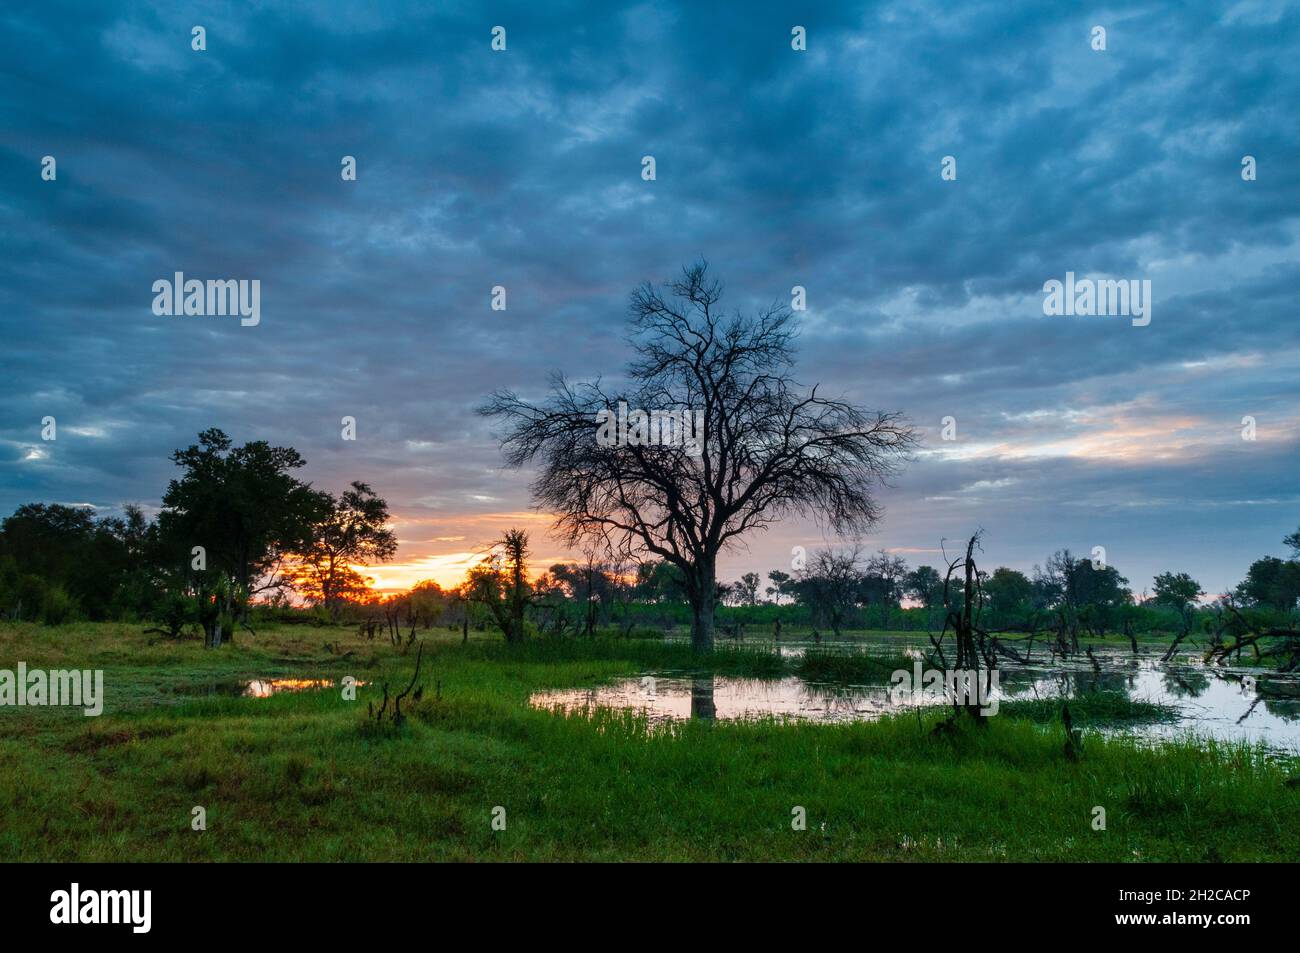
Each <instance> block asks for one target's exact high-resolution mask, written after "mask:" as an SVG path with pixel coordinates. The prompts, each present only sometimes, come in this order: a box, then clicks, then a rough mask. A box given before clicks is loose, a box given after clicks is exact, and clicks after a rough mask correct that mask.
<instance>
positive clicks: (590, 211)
mask: <svg viewBox="0 0 1300 953" xmlns="http://www.w3.org/2000/svg"><path fill="white" fill-rule="evenodd" d="M796 23H798V24H802V25H804V26H806V27H807V28H808V37H809V49H808V51H807V52H806V53H794V52H793V51H792V50H791V49H790V44H789V37H790V28H791V27H792V26H793V25H795V24H796ZM1094 23H1098V24H1102V25H1104V26H1106V27H1107V30H1108V35H1107V50H1106V51H1105V52H1095V51H1093V50H1092V49H1091V48H1090V46H1089V42H1088V41H1089V31H1090V28H1091V27H1092V26H1093V24H1094ZM195 24H202V25H203V26H205V27H206V29H207V44H208V49H207V50H206V51H204V52H194V51H192V50H191V49H190V28H191V27H192V26H193V25H195ZM496 24H502V25H504V26H505V27H506V28H507V30H508V42H509V49H508V51H507V52H505V53H493V52H492V51H491V50H490V47H489V42H490V32H489V31H490V30H491V28H492V26H494V25H496ZM0 33H2V36H0V64H3V65H2V66H0V83H2V88H3V97H2V99H0V103H2V104H3V105H2V107H0V108H2V110H3V118H4V121H3V122H2V123H0V181H2V182H3V183H4V193H3V202H2V203H0V230H2V232H3V235H4V244H5V254H4V256H3V258H2V259H0V277H2V281H0V315H2V317H0V320H2V321H3V322H4V378H3V380H4V383H3V385H2V387H3V407H4V410H3V413H2V414H0V473H2V474H3V485H2V486H0V511H4V512H8V511H9V510H11V509H12V508H13V507H14V506H16V505H17V504H19V503H22V502H26V501H29V500H33V499H42V500H58V501H62V502H88V503H93V504H95V505H98V506H102V507H106V508H111V507H115V506H118V505H120V504H121V503H123V502H128V501H143V502H156V500H157V498H158V496H159V494H160V492H161V488H162V486H163V484H164V483H165V480H166V479H167V478H168V477H169V476H170V473H169V471H170V470H171V469H172V467H171V465H170V463H169V462H168V461H167V454H168V452H169V451H170V450H171V449H172V448H174V447H177V446H181V445H184V444H188V443H189V442H191V441H192V440H193V438H194V434H195V433H197V432H198V431H199V430H201V429H203V428H205V427H209V426H220V427H222V428H223V429H225V430H227V431H228V432H229V433H231V434H232V436H234V437H235V438H236V439H239V440H244V439H252V438H254V437H264V438H266V439H268V440H271V441H273V442H277V443H286V444H292V445H293V446H296V447H298V448H299V449H300V450H302V452H303V454H304V455H305V456H306V457H307V458H308V460H309V463H310V465H309V471H310V473H309V476H310V478H311V479H313V480H314V481H315V482H316V483H317V484H318V485H321V486H328V487H333V488H336V487H338V486H340V485H341V484H343V483H344V482H346V481H347V480H350V479H357V478H364V479H367V480H369V481H370V482H372V483H373V484H375V485H376V486H377V487H378V488H379V489H380V490H381V492H383V493H384V494H385V495H386V496H387V497H388V498H389V500H390V502H391V503H392V504H393V505H394V508H395V509H396V510H397V511H398V512H399V513H400V514H403V515H404V516H405V517H408V518H409V519H410V520H411V521H412V525H418V526H419V527H420V529H419V531H418V532H415V533H412V534H411V535H412V536H413V537H419V538H422V539H429V538H432V537H433V536H440V535H456V533H454V532H451V531H448V532H445V533H444V532H439V531H438V529H437V527H436V526H434V527H433V528H432V529H430V528H428V527H427V526H426V523H425V522H423V521H429V520H432V521H433V522H434V523H437V522H438V521H440V520H441V521H444V522H445V524H446V525H447V526H454V525H459V523H460V522H462V521H463V520H465V519H468V518H469V517H472V516H473V515H474V514H491V513H505V512H516V511H520V510H522V509H524V508H525V506H526V504H527V496H526V490H525V486H526V475H517V474H502V473H501V472H499V470H498V465H499V455H498V454H497V451H496V448H495V445H494V444H493V442H492V440H491V438H490V435H489V433H488V431H487V429H486V427H485V426H484V425H483V423H482V422H481V421H480V420H478V419H477V418H476V417H474V415H473V413H472V409H473V407H474V406H475V405H476V404H478V403H479V402H480V401H481V399H482V398H483V396H484V394H485V393H486V392H488V391H489V390H491V389H493V388H494V387H497V386H502V385H508V386H512V387H514V388H516V389H517V390H519V391H521V392H522V393H524V394H526V395H528V394H537V393H539V392H540V391H541V390H542V389H543V387H544V385H545V378H546V374H547V372H548V371H550V370H552V369H560V370H563V371H565V372H566V373H568V374H569V375H570V376H576V377H582V376H590V375H595V374H598V373H599V374H604V375H607V376H608V375H616V374H617V373H618V372H619V370H620V368H621V367H622V366H623V364H624V363H625V362H626V360H627V359H628V357H629V355H628V353H627V350H626V346H625V344H624V343H623V332H622V320H623V316H624V313H625V306H626V298H627V294H628V292H629V291H630V290H631V289H632V288H633V287H634V286H635V285H636V284H638V283H639V282H641V281H644V280H646V279H655V280H658V279H663V278H665V277H668V276H669V275H671V274H672V273H673V272H674V271H675V270H676V269H677V268H679V267H680V265H681V264H682V263H684V262H688V261H691V260H693V259H696V258H697V257H706V258H708V259H709V261H710V262H711V263H712V265H713V267H714V268H715V270H716V271H717V272H718V273H719V274H720V275H721V276H722V277H723V279H724V280H725V282H726V284H727V287H728V289H729V302H730V304H732V305H735V306H740V307H752V306H755V305H761V304H768V303H770V302H772V301H782V300H788V296H789V294H790V289H791V287H792V286H793V285H796V284H799V285H804V286H805V287H807V289H808V298H809V311H808V312H806V314H804V315H803V316H801V323H802V325H803V332H802V336H801V346H802V355H801V357H802V359H801V364H800V366H799V375H800V377H801V378H802V379H804V380H806V381H809V382H812V381H819V382H823V383H824V384H825V386H827V387H829V388H830V389H832V390H837V391H842V392H845V393H849V394H852V395H853V396H855V397H856V398H858V399H861V400H862V401H864V402H866V403H868V404H869V405H871V406H879V407H883V408H887V409H901V410H903V411H905V412H906V413H908V414H909V415H910V416H911V417H912V418H913V419H915V420H916V422H917V423H918V424H919V425H921V426H922V427H923V428H924V429H925V430H926V432H927V437H928V442H927V453H925V454H923V455H922V457H921V458H920V459H919V460H918V461H917V463H916V464H915V466H914V467H912V468H911V469H910V470H909V471H908V472H907V473H905V474H904V475H903V476H902V477H900V479H899V480H898V481H897V486H896V487H894V488H893V489H891V490H889V491H887V492H886V494H885V500H886V504H887V510H888V518H887V520H886V522H885V523H884V524H883V525H882V527H881V532H880V536H879V537H878V538H876V539H874V540H872V543H873V544H876V545H887V546H891V547H897V548H900V549H926V548H932V547H935V546H937V545H938V540H939V539H940V538H942V537H944V536H947V537H950V538H951V537H954V536H957V535H960V534H961V533H965V532H968V531H969V530H970V529H972V528H973V527H975V526H984V527H985V528H986V529H987V530H988V531H989V542H988V548H989V551H990V560H991V561H993V562H1008V563H1011V564H1013V565H1017V566H1022V567H1027V566H1028V565H1029V564H1031V563H1032V562H1034V561H1041V560H1042V559H1044V558H1045V557H1046V555H1047V554H1048V553H1049V552H1050V551H1051V550H1052V549H1055V548H1057V547H1059V546H1063V545H1070V546H1072V547H1074V548H1075V549H1076V550H1081V551H1087V550H1088V549H1089V548H1090V547H1091V546H1092V545H1105V546H1107V549H1108V552H1109V553H1110V554H1111V558H1112V559H1113V560H1114V561H1115V562H1116V563H1117V565H1119V566H1120V568H1121V570H1122V571H1126V572H1127V573H1128V574H1129V576H1130V578H1131V579H1132V580H1133V581H1134V583H1135V585H1136V586H1137V587H1138V588H1139V589H1140V588H1142V587H1143V586H1146V585H1149V578H1150V575H1151V573H1153V572H1155V571H1159V570H1162V569H1166V568H1176V569H1187V570H1189V571H1193V572H1194V573H1198V574H1199V578H1201V579H1202V582H1204V583H1205V584H1206V585H1207V586H1208V587H1210V588H1213V589H1216V590H1219V589H1222V588H1224V587H1226V586H1228V585H1231V584H1232V583H1233V582H1235V581H1236V579H1238V578H1240V576H1241V574H1242V572H1243V571H1244V568H1245V565H1246V564H1247V563H1248V562H1249V560H1250V559H1252V558H1254V557H1256V556H1258V555H1260V554H1262V553H1264V552H1275V551H1279V548H1280V547H1279V540H1280V537H1281V536H1282V535H1283V534H1284V533H1285V532H1288V531H1290V530H1293V529H1294V528H1295V526H1296V524H1297V523H1300V518H1298V515H1297V514H1298V513H1300V505H1297V493H1296V489H1295V486H1296V484H1295V480H1294V475H1293V474H1294V469H1295V462H1296V458H1297V454H1296V450H1297V446H1298V440H1300V410H1298V409H1297V404H1296V396H1297V387H1296V384H1295V381H1296V380H1297V371H1298V370H1300V330H1298V325H1297V322H1296V321H1295V317H1294V316H1295V294H1296V291H1297V289H1298V288H1300V265H1298V264H1297V257H1296V255H1295V251H1296V209H1297V208H1298V207H1300V201H1298V200H1300V161H1298V160H1297V158H1296V157H1297V156H1298V155H1300V148H1297V146H1298V145H1300V143H1297V130H1296V126H1295V123H1294V121H1293V117H1292V116H1291V115H1290V112H1291V110H1292V107H1293V106H1294V101H1295V99H1294V96H1295V91H1296V89H1297V88H1298V87H1297V79H1298V78H1300V77H1298V75H1297V74H1300V66H1298V65H1297V64H1300V58H1298V57H1297V56H1296V54H1297V52H1298V47H1300V42H1298V41H1300V19H1298V15H1297V13H1296V12H1295V11H1294V10H1293V9H1288V8H1287V7H1286V6H1285V5H1282V4H1265V3H1241V4H1238V5H1236V6H1234V7H1231V8H1229V9H1228V10H1226V11H1224V10H1209V9H1206V10H1192V11H1189V10H1187V9H1186V8H1185V7H1183V6H1182V5H1174V4H1140V5H1137V6H1134V7H1132V8H1129V9H1120V8H1114V9H1106V10H1102V11H1098V12H1096V13H1095V14H1083V13H1077V12H1073V11H1068V10H1064V9H1063V8H1053V7H1052V5H1039V4H1024V5H1022V6H1015V5H1008V4H1005V3H986V4H974V5H971V4H963V5H960V7H958V8H957V9H953V7H952V5H938V4H935V5H930V6H928V7H927V6H925V5H918V4H915V3H911V2H909V3H899V4H892V5H891V4H885V5H865V6H854V5H849V4H839V3H834V4H817V5H811V6H808V5H801V6H799V7H798V12H792V11H791V10H790V9H789V8H788V7H786V6H785V5H776V4H745V5H743V6H741V5H736V6H735V7H734V8H731V9H727V8H726V5H703V4H681V5H667V4H653V5H651V4H645V5H641V6H633V7H622V8H616V7H615V6H614V5H610V4H567V5H564V4H561V5H552V4H547V5H545V7H544V8H543V7H541V6H538V5H523V4H514V5H510V4H507V5H504V6H499V7H496V8H494V9H493V12H491V13H488V14H484V13H480V12H478V10H477V9H476V5H473V4H462V5H452V6H451V7H450V8H449V7H448V6H447V5H443V4H439V5H436V6H435V5H426V4H405V5H403V4H379V5H366V4H355V5H352V4H348V5H344V4H334V3H320V4H289V5H276V6H275V7H273V8H263V7H258V8H253V9H244V8H243V5H238V4H231V5H216V6H213V5H207V4H202V5H194V6H186V5H181V6H176V5H172V4H158V5H150V4H125V5H113V6H112V7H111V8H110V7H107V6H106V5H101V4H89V3H88V4H84V5H71V6H63V7H59V6H45V7H42V8H41V10H40V11H39V12H34V11H19V10H10V11H8V12H6V13H5V14H3V19H0ZM646 154H651V155H654V156H655V157H656V160H657V164H658V180H657V181H655V182H653V183H646V182H643V181H641V179H640V174H639V173H640V160H641V157H642V156H643V155H646ZM1246 154H1250V155H1254V156H1256V158H1257V160H1258V163H1259V180H1258V181H1256V182H1249V183H1248V182H1243V181H1242V179H1241V176H1240V161H1241V157H1242V156H1243V155H1246ZM44 155H53V156H55V157H56V158H57V160H58V163H59V166H58V170H59V171H58V180H57V182H54V183H48V182H43V181H41V179H40V176H39V168H40V160H41V157H42V156H44ZM344 155H353V156H355V157H356V159H357V162H358V168H359V177H358V180H357V181H356V182H342V181H341V180H340V177H339V168H340V159H341V157H342V156H344ZM945 155H953V156H955V157H956V158H957V162H958V178H957V181H955V182H944V181H941V180H940V177H939V163H940V160H941V158H942V157H943V156H945ZM176 271H183V272H185V274H186V275H187V277H197V278H228V277H229V278H257V279H260V281H261V284H262V322H261V324H260V325H259V326H258V327H256V328H241V327H239V324H238V321H237V320H233V319H219V318H188V319H187V318H169V317H155V316H154V315H153V314H152V313H151V311H150V304H151V302H152V299H153V295H152V292H151V290H150V289H151V285H152V283H153V281H154V280H156V279H158V278H170V276H171V275H172V274H173V272H176ZM1066 271H1074V272H1076V273H1077V274H1079V275H1084V274H1096V275H1109V276H1114V277H1132V278H1150V279H1151V280H1152V283H1153V288H1154V296H1155V305H1154V311H1153V320H1152V323H1151V325H1150V326H1149V327H1145V328H1134V327H1131V326H1130V325H1129V323H1128V320H1127V319H1125V318H1082V317H1069V318H1067V317H1055V318H1051V317H1046V316H1044V315H1043V312H1042V292H1041V288H1042V285H1043V282H1044V281H1046V280H1048V279H1051V278H1058V279H1059V278H1062V277H1063V276H1064V274H1065V272H1066ZM494 285H503V286H505V287H506V288H507V289H508V294H509V309H508V310H507V311H505V312H493V311H491V310H489V307H488V300H489V292H490V289H491V288H492V287H493V286H494ZM46 415H52V416H54V417H56V418H57V419H58V421H59V425H60V436H59V439H58V440H57V441H56V442H54V443H52V444H51V443H45V442H42V441H41V440H40V437H39V426H40V420H41V418H42V417H44V416H46ZM343 415H351V416H354V417H356V418H357V421H358V428H359V439H358V441H357V442H356V443H344V442H343V441H341V440H340V439H339V419H340V417H342V416H343ZM1246 415H1251V416H1254V417H1256V418H1257V420H1258V426H1259V439H1258V440H1257V441H1255V442H1253V443H1248V442H1245V441H1242V440H1241V439H1240V435H1239V430H1240V423H1241V419H1242V417H1243V416H1246ZM945 416H953V417H955V418H956V419H957V421H958V432H959V439H958V440H957V441H956V442H955V443H945V442H943V441H940V440H939V439H938V428H939V426H940V421H941V419H942V418H943V417H945ZM404 538H405V537H404ZM819 542H820V537H818V536H817V534H816V533H815V531H812V530H809V529H806V528H800V527H795V526H789V527H785V528H782V529H781V530H780V531H779V532H773V533H771V534H769V535H768V536H766V537H760V538H757V539H756V540H755V541H754V542H753V543H752V545H751V548H750V551H749V552H747V553H739V554H737V555H736V556H735V558H734V560H733V567H732V568H734V570H735V572H737V573H738V572H741V571H744V570H747V569H754V570H760V571H766V570H767V569H769V568H772V567H774V566H778V565H781V564H782V563H783V562H784V561H785V560H787V559H788V553H789V548H790V546H791V545H794V544H809V545H811V544H817V543H819ZM417 551H418V550H417ZM404 553H405V551H404ZM917 561H921V558H920V557H916V558H913V562H917ZM1175 563H1176V565H1175Z"/></svg>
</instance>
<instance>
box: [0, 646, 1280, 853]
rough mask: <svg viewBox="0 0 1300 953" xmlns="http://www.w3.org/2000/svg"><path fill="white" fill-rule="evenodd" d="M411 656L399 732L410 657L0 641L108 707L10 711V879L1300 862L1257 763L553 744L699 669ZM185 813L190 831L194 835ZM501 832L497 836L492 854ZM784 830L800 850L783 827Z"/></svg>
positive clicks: (437, 650)
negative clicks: (149, 870) (43, 872)
mask: <svg viewBox="0 0 1300 953" xmlns="http://www.w3.org/2000/svg"><path fill="white" fill-rule="evenodd" d="M424 637H425V652H424V670H423V673H422V677H421V682H422V684H423V685H424V689H425V691H424V698H423V699H422V700H421V701H420V702H419V703H418V704H416V705H414V706H408V710H409V711H410V713H411V717H410V718H409V720H408V721H407V723H406V724H404V725H403V726H401V727H400V728H391V727H385V728H383V729H376V728H375V727H374V726H373V724H372V723H370V722H368V720H367V703H368V701H377V699H378V697H379V695H380V690H379V688H378V686H379V685H380V684H382V683H383V682H384V681H388V682H389V683H390V685H391V686H393V687H394V689H395V690H396V689H398V688H400V687H404V686H405V684H406V683H407V682H408V681H409V680H410V677H411V673H412V670H413V665H414V658H415V652H414V651H413V650H412V651H410V652H409V654H405V655H403V654H400V653H399V651H398V650H397V649H395V648H393V647H392V646H391V645H389V644H388V642H387V641H375V642H367V641H363V640H360V639H359V638H358V637H357V636H356V634H355V632H354V631H352V630H344V629H313V628H307V627H285V628H280V629H275V630H266V631H261V632H259V633H258V635H257V636H256V637H253V636H249V635H247V634H241V635H239V636H238V639H237V641H236V643H235V644H234V645H233V646H227V647H224V648H222V649H220V650H216V651H212V650H205V649H203V647H202V646H201V645H200V644H198V643H197V642H194V641H187V642H180V643H173V642H168V641H166V640H161V639H159V638H158V637H156V636H146V635H144V634H143V633H142V631H141V628H140V627H137V626H119V625H85V624H83V625H76V626H68V627H56V628H42V627H37V626H29V625H5V626H0V668H14V667H16V665H17V663H18V662H19V661H23V662H26V663H27V665H28V666H29V667H41V668H71V667H75V668H102V669H104V670H105V686H106V691H107V702H106V705H105V713H104V715H103V716H102V717H99V718H86V717H84V716H82V715H81V713H80V711H78V710H70V709H54V708H21V709H19V708H3V709H0V818H2V821H0V859H4V860H9V861H13V860H123V859H126V860H275V861H290V860H329V861H346V860H411V861H416V860H629V859H630V860H768V859H770V860H1038V859H1042V860H1078V861H1091V860H1191V861H1216V860H1223V861H1238V860H1242V861H1244V860H1283V859H1288V860H1290V859H1294V858H1295V857H1296V856H1297V855H1300V788H1298V787H1297V786H1296V785H1293V784H1288V783H1287V781H1288V778H1292V777H1295V776H1296V775H1297V774H1298V773H1300V765H1297V764H1295V763H1292V762H1278V761H1276V760H1273V759H1270V758H1267V757H1265V756H1264V755H1263V753H1262V752H1261V751H1259V750H1254V749H1250V748H1247V747H1240V746H1231V745H1223V744H1213V743H1209V742H1195V741H1191V740H1188V741H1180V742H1175V743H1168V744H1162V745H1160V746H1158V747H1156V746H1151V745H1143V744H1139V743H1137V742H1134V741H1129V740H1124V739H1122V738H1103V737H1101V736H1099V735H1095V734H1091V733H1085V739H1084V746H1083V755H1082V757H1081V758H1080V760H1078V761H1077V762H1072V761H1070V760H1069V759H1067V758H1066V757H1065V755H1064V753H1063V746H1064V735H1063V733H1062V729H1061V727H1060V725H1059V724H1053V723H1047V724H1038V723H1035V722H1041V721H1043V720H1044V719H1049V718H1050V713H1049V712H1044V711H1040V710H1029V711H1025V712H1023V713H1022V714H1023V715H1024V717H1023V718H1022V717H1020V716H1018V715H1016V714H1015V713H1014V712H1013V711H1009V712H1007V713H1005V714H1004V715H1003V716H999V717H996V718H991V719H987V720H986V723H984V724H982V725H980V726H977V727H969V728H965V729H963V730H960V731H957V732H949V733H941V734H940V735H937V736H936V735H934V734H932V733H931V729H932V728H933V725H934V723H935V722H936V720H937V718H938V717H939V716H938V715H932V714H926V715H923V716H917V715H916V714H910V715H908V716H905V717H898V718H894V719H889V720H885V721H882V722H877V723H870V724H846V725H813V724H784V725H783V724H779V723H776V722H772V721H768V722H756V723H745V724H736V723H717V724H707V723H699V722H692V723H684V724H679V725H674V726H671V727H663V726H659V727H653V728H652V727H651V726H649V725H648V724H647V723H646V722H645V721H644V720H643V719H641V718H638V717H636V716H633V715H630V714H627V713H599V714H595V715H592V716H591V717H584V716H582V715H573V716H569V717H564V716H559V715H556V714H552V713H549V712H543V711H536V710H533V709H531V708H530V707H529V706H528V704H527V700H528V697H529V695H530V693H531V692H533V691H536V690H539V689H544V688H570V687H574V686H581V685H588V684H590V685H595V684H599V683H601V682H603V681H605V680H607V679H610V678H612V677H616V676H621V675H629V674H635V673H638V672H642V671H647V670H655V671H659V670H680V669H682V668H686V667H689V666H690V665H691V664H692V660H691V658H690V656H689V651H688V650H687V649H686V648H685V647H684V646H682V645H680V644H678V643H672V642H660V641H655V640H604V639H602V640H598V641H596V642H583V641H579V640H575V641H571V642H567V643H562V644H560V645H554V644H546V643H532V644H528V645H525V646H522V647H518V648H516V647H508V646H505V645H503V644H501V643H500V642H497V641H495V640H491V639H489V638H487V637H486V636H484V637H481V638H479V639H473V638H472V639H471V642H470V644H469V645H467V646H466V645H462V644H461V643H460V637H459V634H453V633H449V632H445V631H444V632H432V633H426V634H425V635H424ZM348 653H351V654H348ZM710 665H711V666H712V667H714V668H715V669H716V670H718V671H721V672H730V673H732V674H747V675H759V676H771V675H779V674H782V673H783V671H784V670H783V669H782V668H781V667H780V662H779V661H778V662H777V663H776V665H775V666H774V664H773V662H772V660H771V656H770V655H769V654H768V653H766V652H763V651H744V650H742V651H740V652H730V651H723V652H719V653H717V655H716V657H715V658H714V659H712V660H711V661H710ZM344 675H354V676H355V677H356V678H358V679H361V680H362V681H364V682H366V683H367V685H366V686H365V687H364V688H362V689H360V690H359V693H358V700H357V701H353V702H349V701H344V700H343V699H342V697H341V693H340V692H339V691H338V690H337V689H333V690H324V691H318V692H305V693H297V694H281V695H276V696H273V697H271V698H264V699H258V698H242V697H234V696H231V695H227V694H222V692H223V691H225V690H228V689H229V688H230V687H231V686H234V685H237V684H240V683H242V681H243V680H245V679H251V678H266V677H280V676H292V677H295V678H328V679H335V680H337V679H340V678H342V677H343V676H344ZM1006 707H1007V708H1008V709H1011V707H1012V706H1006ZM1081 712H1082V710H1081ZM1082 714H1086V712H1082ZM1111 714H1115V713H1107V712H1105V711H1103V712H1101V715H1100V717H1109V715H1111ZM1083 720H1086V718H1083V717H1080V718H1076V721H1083ZM195 806H202V807H203V808H204V809H205V810H206V813H207V830H205V831H194V830H191V816H192V814H191V812H192V808H193V807H195ZM496 807H503V808H504V809H505V819H506V828H505V830H494V829H493V826H492V819H493V810H494V808H496ZM796 807H802V808H804V809H805V810H806V814H807V829H806V830H793V829H792V827H791V818H792V810H793V809H794V808H796ZM1094 807H1101V808H1104V809H1105V812H1106V829H1105V830H1104V831H1098V830H1094V829H1093V817H1094Z"/></svg>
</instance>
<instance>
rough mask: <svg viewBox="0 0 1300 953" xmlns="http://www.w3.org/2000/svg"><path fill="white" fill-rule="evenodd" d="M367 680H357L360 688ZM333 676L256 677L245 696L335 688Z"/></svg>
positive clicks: (265, 696)
mask: <svg viewBox="0 0 1300 953" xmlns="http://www.w3.org/2000/svg"><path fill="white" fill-rule="evenodd" d="M364 684H366V683H365V682H357V687H358V688H360V687H361V686H362V685H364ZM333 687H334V679H332V678H255V679H253V680H252V681H250V682H249V683H248V684H247V685H245V686H244V697H245V698H270V697H271V696H272V695H276V694H279V693H280V692H306V691H311V690H312V689H318V688H333Z"/></svg>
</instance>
